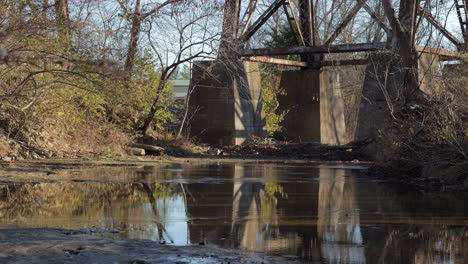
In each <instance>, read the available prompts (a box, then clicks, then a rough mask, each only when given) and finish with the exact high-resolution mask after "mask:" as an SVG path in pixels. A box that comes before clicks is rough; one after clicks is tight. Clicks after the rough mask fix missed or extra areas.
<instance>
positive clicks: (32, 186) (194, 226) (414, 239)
mask: <svg viewBox="0 0 468 264" xmlns="http://www.w3.org/2000/svg"><path fill="white" fill-rule="evenodd" d="M360 172H361V171H360V170H353V169H352V168H350V167H343V168H339V167H326V166H320V167H317V166H311V165H306V164H296V165H286V164H273V163H267V164H262V163H238V164H223V163H214V164H204V165H181V164H172V165H165V166H163V165H161V166H154V167H152V166H142V167H120V168H119V167H96V168H85V169H78V170H76V169H75V170H65V171H59V172H58V173H55V174H52V175H50V177H49V178H48V180H49V181H48V182H38V183H16V184H2V185H0V227H3V228H7V227H20V228H23V227H24V228H27V227H51V228H66V229H90V228H96V229H108V230H117V231H118V232H117V233H115V234H106V236H112V237H115V238H123V239H150V240H155V241H160V242H161V243H167V244H174V245H187V244H198V243H210V244H216V245H219V246H222V247H226V248H240V249H244V250H252V251H264V252H269V253H271V254H279V255H294V256H297V257H299V258H300V259H301V260H302V261H303V262H305V263H307V262H310V263H317V262H318V263H320V262H325V263H418V264H419V263H466V262H464V261H466V259H468V254H467V252H468V229H467V224H468V203H466V200H464V199H463V198H457V197H451V196H447V195H444V196H442V195H438V196H437V197H432V196H427V195H426V196H424V195H419V194H416V193H412V192H409V191H404V190H398V189H395V188H390V187H389V186H387V185H385V184H383V183H378V182H376V181H372V179H368V178H365V177H362V176H360Z"/></svg>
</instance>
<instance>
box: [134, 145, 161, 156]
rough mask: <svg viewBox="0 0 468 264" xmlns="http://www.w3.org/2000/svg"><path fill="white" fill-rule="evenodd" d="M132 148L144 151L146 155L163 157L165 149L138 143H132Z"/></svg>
mask: <svg viewBox="0 0 468 264" xmlns="http://www.w3.org/2000/svg"><path fill="white" fill-rule="evenodd" d="M132 147H133V148H140V149H143V150H145V151H146V154H149V155H163V154H164V151H165V149H164V148H162V147H159V146H154V145H146V144H140V143H133V144H132Z"/></svg>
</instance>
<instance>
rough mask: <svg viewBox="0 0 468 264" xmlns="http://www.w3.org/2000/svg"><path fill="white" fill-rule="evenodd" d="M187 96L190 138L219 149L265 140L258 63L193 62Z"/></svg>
mask: <svg viewBox="0 0 468 264" xmlns="http://www.w3.org/2000/svg"><path fill="white" fill-rule="evenodd" d="M189 93H190V98H189V100H190V101H189V107H190V112H191V113H192V114H193V117H192V119H191V120H190V128H189V129H190V136H191V137H195V138H198V139H199V140H200V141H201V142H203V143H207V144H209V145H211V146H215V147H220V146H224V145H241V144H244V143H246V142H249V141H250V140H251V139H252V137H254V136H256V137H265V136H266V120H265V115H264V110H263V101H262V90H261V80H260V69H259V67H258V63H255V62H242V61H234V62H230V65H228V64H227V63H226V61H221V60H216V61H199V62H196V63H195V64H194V66H193V69H192V80H191V84H190V89H189Z"/></svg>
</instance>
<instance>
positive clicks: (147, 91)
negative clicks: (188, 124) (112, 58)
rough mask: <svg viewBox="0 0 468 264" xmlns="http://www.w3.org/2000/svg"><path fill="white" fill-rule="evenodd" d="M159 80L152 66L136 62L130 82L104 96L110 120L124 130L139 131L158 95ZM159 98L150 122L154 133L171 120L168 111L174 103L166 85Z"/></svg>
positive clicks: (171, 91)
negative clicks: (156, 108)
mask: <svg viewBox="0 0 468 264" xmlns="http://www.w3.org/2000/svg"><path fill="white" fill-rule="evenodd" d="M159 81H160V74H159V72H158V70H157V69H156V68H155V67H154V66H153V65H151V64H148V63H146V62H145V60H139V61H137V63H136V65H135V71H134V76H133V78H132V80H131V81H130V83H127V84H124V83H119V84H118V85H117V86H116V87H115V88H114V90H113V91H111V92H110V93H108V94H107V97H106V98H107V102H108V105H107V107H108V108H109V114H110V116H111V120H113V121H114V122H116V123H118V124H119V125H120V126H121V127H123V128H124V129H125V130H127V131H133V130H136V129H138V128H140V127H141V126H142V125H143V122H144V119H145V118H146V117H147V114H148V112H149V111H150V108H151V104H152V102H153V99H154V98H155V97H156V96H158V95H157V87H158V86H159ZM160 98H161V99H160V100H159V105H158V111H157V113H156V115H155V120H154V123H155V124H156V128H157V129H158V131H164V128H165V127H166V125H167V124H168V123H170V122H172V121H173V119H174V115H173V114H172V112H171V111H170V109H169V107H170V106H171V105H173V102H174V95H173V87H172V85H170V84H167V85H166V86H165V87H164V89H163V91H162V94H161V95H160Z"/></svg>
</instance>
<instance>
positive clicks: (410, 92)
mask: <svg viewBox="0 0 468 264" xmlns="http://www.w3.org/2000/svg"><path fill="white" fill-rule="evenodd" d="M419 2H420V0H409V1H400V9H399V13H398V17H397V16H396V14H395V10H394V8H393V6H392V3H391V0H383V2H382V4H383V8H384V11H385V14H386V16H387V18H388V20H389V22H390V26H391V28H392V32H393V48H394V50H395V53H396V54H397V55H398V56H399V59H400V61H401V73H402V76H403V84H402V86H403V87H402V89H403V90H402V95H403V97H402V98H401V99H402V100H403V104H407V103H410V102H412V101H413V100H414V99H416V97H417V94H418V90H419V77H418V53H417V51H416V47H415V43H414V38H413V35H414V30H415V20H416V19H415V15H416V7H417V6H418V4H419Z"/></svg>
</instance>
